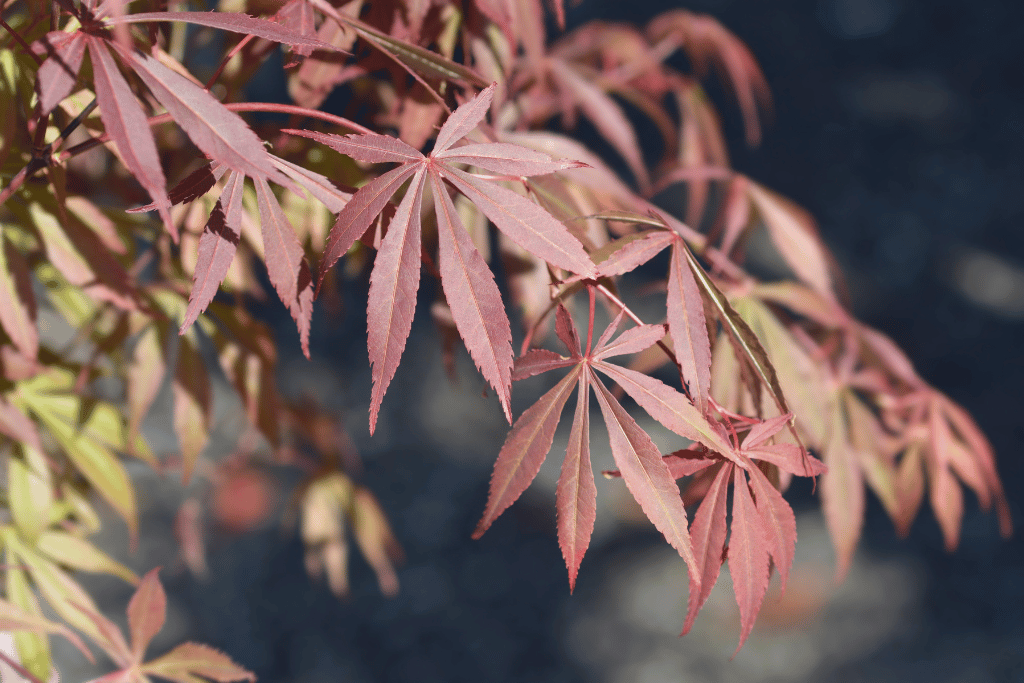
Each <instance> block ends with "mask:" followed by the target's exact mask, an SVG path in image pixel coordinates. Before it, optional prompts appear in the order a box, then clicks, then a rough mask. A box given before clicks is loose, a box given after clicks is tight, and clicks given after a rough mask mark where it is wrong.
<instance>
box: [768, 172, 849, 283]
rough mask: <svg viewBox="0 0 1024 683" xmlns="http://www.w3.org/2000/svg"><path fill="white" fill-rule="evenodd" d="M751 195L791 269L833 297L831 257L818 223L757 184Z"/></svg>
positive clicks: (802, 278) (773, 239)
mask: <svg viewBox="0 0 1024 683" xmlns="http://www.w3.org/2000/svg"><path fill="white" fill-rule="evenodd" d="M748 192H749V193H750V199H751V201H752V202H753V203H754V206H756V207H757V210H758V212H759V213H760V214H761V219H762V220H763V221H764V223H765V225H766V226H767V228H768V234H769V235H771V238H772V242H773V243H774V244H775V246H776V247H777V248H778V250H779V252H780V253H781V254H782V257H783V259H785V261H786V263H787V264H788V265H789V267H790V268H792V269H793V272H794V273H796V274H797V276H798V277H799V278H800V279H801V280H803V281H804V282H806V283H807V284H809V285H811V286H812V287H813V288H814V289H815V290H817V291H818V292H819V293H821V294H823V295H824V296H830V295H831V294H832V276H831V273H830V272H829V260H828V259H829V257H828V254H827V252H826V251H825V246H824V244H823V243H822V241H821V237H820V236H819V235H818V230H817V228H816V227H815V225H814V220H813V219H812V218H811V217H810V215H809V214H808V213H807V212H806V211H804V210H803V209H801V208H800V207H798V206H796V205H795V204H793V203H792V202H790V201H788V200H786V199H783V198H782V197H780V196H779V195H777V194H775V193H774V192H771V191H770V190H767V189H766V188H764V187H762V186H760V185H758V184H757V183H750V184H749V189H748Z"/></svg>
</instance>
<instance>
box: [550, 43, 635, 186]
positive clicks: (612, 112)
mask: <svg viewBox="0 0 1024 683" xmlns="http://www.w3.org/2000/svg"><path fill="white" fill-rule="evenodd" d="M550 68H551V76H552V78H554V79H555V80H556V81H557V82H558V83H559V85H560V87H561V88H563V89H564V90H565V91H566V92H567V93H569V94H570V97H571V98H572V101H573V102H574V103H575V104H577V105H579V107H580V109H582V110H583V111H584V113H585V114H586V115H587V118H589V119H590V120H591V121H592V122H593V123H594V126H595V127H596V128H597V129H598V130H599V131H600V132H601V135H602V136H603V137H604V139H605V140H607V141H608V143H609V144H611V145H612V147H614V148H615V150H616V151H617V152H618V153H619V154H621V155H622V158H623V159H625V160H626V163H627V164H628V165H629V169H630V170H631V171H632V172H633V175H634V177H636V180H637V183H638V184H639V185H640V187H641V189H645V188H647V187H649V186H650V184H651V178H650V176H649V174H648V173H647V164H646V163H645V162H644V158H643V154H642V153H641V151H640V143H639V142H638V141H637V137H636V131H634V130H633V125H632V124H631V123H630V122H629V119H627V118H626V115H625V114H624V113H623V111H622V108H621V107H619V105H618V104H617V103H616V102H615V100H613V99H612V98H611V97H610V96H609V95H608V94H607V93H606V92H604V91H603V90H602V89H601V88H599V87H598V86H596V85H594V83H593V82H592V81H591V80H589V79H587V78H585V77H584V76H583V75H582V74H580V73H577V72H576V71H575V70H574V69H573V68H572V67H570V66H569V64H568V63H566V62H564V61H562V60H558V59H552V60H550Z"/></svg>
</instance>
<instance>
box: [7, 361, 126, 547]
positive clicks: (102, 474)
mask: <svg viewBox="0 0 1024 683" xmlns="http://www.w3.org/2000/svg"><path fill="white" fill-rule="evenodd" d="M73 386H74V378H73V377H72V376H71V375H70V373H67V372H63V371H59V370H53V371H51V372H50V373H48V374H42V375H38V376H36V377H35V378H33V379H32V380H29V381H26V382H21V383H19V384H18V389H17V398H18V400H19V401H20V402H22V403H23V404H24V405H25V406H26V407H27V408H29V409H30V410H31V411H32V412H33V413H35V415H36V416H37V417H38V418H39V419H40V421H42V423H43V424H45V425H46V427H47V428H48V429H49V431H50V433H51V434H52V435H53V436H54V438H56V439H57V442H58V443H59V444H60V446H61V448H62V449H63V450H64V452H65V453H66V454H67V455H68V457H69V458H70V459H71V462H72V463H74V465H75V467H76V468H77V469H78V470H79V471H80V472H81V473H82V474H83V475H84V476H85V478H86V479H88V480H89V483H90V484H92V485H93V486H94V487H95V488H96V491H97V492H98V493H99V494H100V495H101V496H103V498H104V499H106V501H107V502H108V503H110V505H111V506H112V507H113V508H114V510H116V511H117V513H118V514H119V515H121V517H122V518H124V520H125V522H126V523H127V524H128V530H129V532H130V533H131V535H132V536H133V537H134V536H135V534H136V533H137V532H138V515H137V511H136V503H135V490H134V488H133V487H132V485H131V482H130V481H129V479H128V475H127V473H126V472H125V469H124V465H122V464H121V461H120V460H119V459H118V458H117V456H116V455H114V453H112V452H111V450H110V448H111V447H115V448H117V447H118V445H119V444H117V443H111V440H113V441H115V442H116V441H117V439H118V438H120V439H122V440H123V438H124V436H123V433H116V432H111V427H113V428H114V429H116V430H117V432H120V429H118V427H120V425H117V423H116V421H113V422H112V421H111V420H110V419H109V418H110V414H109V412H108V411H107V410H99V409H95V410H94V411H93V412H92V414H91V415H90V416H89V418H88V419H87V420H86V421H85V422H84V423H83V424H79V415H80V411H81V399H80V398H79V397H77V396H75V395H74V394H73V393H69V392H72V391H73ZM120 445H121V446H123V441H122V443H121V444H120Z"/></svg>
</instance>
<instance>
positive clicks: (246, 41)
mask: <svg viewBox="0 0 1024 683" xmlns="http://www.w3.org/2000/svg"><path fill="white" fill-rule="evenodd" d="M255 38H256V36H254V35H253V34H251V33H250V34H249V35H247V36H246V37H245V38H242V39H241V40H240V41H238V45H235V46H234V47H233V48H231V51H230V52H228V53H227V54H226V55H224V59H222V60H221V62H220V65H219V66H218V67H217V70H216V71H214V72H213V75H212V76H210V80H208V81H206V85H205V86H204V88H205V89H206V90H209V89H210V88H212V87H213V84H214V83H216V82H217V79H218V78H220V75H221V74H222V73H224V69H226V68H227V66H228V62H230V61H231V58H232V57H234V56H235V55H237V54H238V53H239V52H241V51H242V48H244V47H245V46H246V45H248V44H249V43H250V42H252V41H253V39H255Z"/></svg>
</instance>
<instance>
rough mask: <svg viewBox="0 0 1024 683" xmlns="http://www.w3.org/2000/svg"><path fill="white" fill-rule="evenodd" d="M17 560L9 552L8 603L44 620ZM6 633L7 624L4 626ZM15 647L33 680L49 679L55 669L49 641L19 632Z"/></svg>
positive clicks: (37, 634) (41, 635)
mask: <svg viewBox="0 0 1024 683" xmlns="http://www.w3.org/2000/svg"><path fill="white" fill-rule="evenodd" d="M16 562H17V559H16V556H15V555H13V554H12V553H11V551H10V550H8V551H7V567H8V568H7V586H6V589H7V599H8V600H10V601H11V602H12V603H13V605H14V607H15V608H17V609H19V610H20V611H21V612H22V613H23V614H25V615H29V616H30V617H35V618H37V619H42V618H43V616H42V610H40V609H39V601H38V600H36V596H35V595H34V594H33V593H32V589H31V588H29V585H28V578H27V577H26V576H25V572H24V571H23V570H21V569H18V568H17V567H16V566H15V563H16ZM3 627H4V629H5V630H6V629H7V626H6V624H4V625H3ZM14 646H15V647H16V648H17V650H18V659H20V660H21V663H22V664H23V665H24V666H25V668H26V669H28V670H29V671H31V672H32V674H33V675H34V676H36V677H37V678H39V679H40V680H43V681H45V680H46V679H47V678H49V677H50V668H51V667H52V665H53V662H52V658H51V655H50V640H49V638H47V637H46V636H45V635H43V634H42V633H37V632H34V631H22V630H19V631H17V632H15V634H14Z"/></svg>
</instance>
